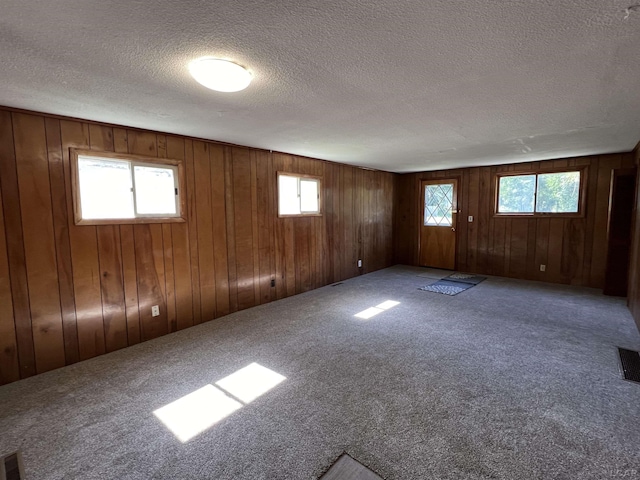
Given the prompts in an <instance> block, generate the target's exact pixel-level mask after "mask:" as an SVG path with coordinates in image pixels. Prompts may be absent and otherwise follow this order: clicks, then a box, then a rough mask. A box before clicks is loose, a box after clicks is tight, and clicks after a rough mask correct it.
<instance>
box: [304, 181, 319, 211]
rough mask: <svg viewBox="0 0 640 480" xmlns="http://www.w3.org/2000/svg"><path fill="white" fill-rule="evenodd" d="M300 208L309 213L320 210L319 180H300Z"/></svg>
mask: <svg viewBox="0 0 640 480" xmlns="http://www.w3.org/2000/svg"><path fill="white" fill-rule="evenodd" d="M300 210H301V211H302V212H307V213H309V212H313V213H318V212H319V211H320V205H319V200H318V181H317V180H305V179H301V180H300Z"/></svg>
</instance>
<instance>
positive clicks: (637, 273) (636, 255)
mask: <svg viewBox="0 0 640 480" xmlns="http://www.w3.org/2000/svg"><path fill="white" fill-rule="evenodd" d="M633 158H634V161H635V163H636V165H637V166H638V176H637V177H636V200H635V204H634V210H633V230H632V231H633V239H632V243H631V265H630V266H629V295H628V297H627V303H628V305H629V310H631V314H632V315H633V318H634V319H635V321H636V325H638V329H639V330H640V143H638V146H636V149H635V150H634V151H633Z"/></svg>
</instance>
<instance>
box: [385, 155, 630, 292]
mask: <svg viewBox="0 0 640 480" xmlns="http://www.w3.org/2000/svg"><path fill="white" fill-rule="evenodd" d="M570 166H586V168H587V198H586V212H585V214H586V215H585V216H584V217H583V218H559V217H556V218H540V217H538V218H514V217H511V218H508V217H501V218H500V217H495V216H494V214H493V213H494V199H495V196H494V195H495V182H496V180H495V178H496V174H497V173H499V172H518V171H536V170H539V169H544V168H563V167H570ZM631 166H633V156H632V155H631V154H630V153H627V154H616V155H599V156H592V157H581V158H570V159H562V160H550V161H544V162H534V163H521V164H511V165H503V166H494V167H479V168H463V169H458V170H444V171H437V172H425V173H415V174H405V175H398V176H397V177H396V188H395V209H396V210H395V216H394V233H395V248H394V251H395V260H396V262H397V263H404V264H408V265H418V234H419V226H420V215H421V211H420V210H421V206H420V198H419V185H420V181H421V180H422V179H431V178H449V177H457V178H458V179H459V184H458V185H459V186H460V188H459V197H458V206H459V208H460V209H461V212H460V215H459V216H458V217H459V218H458V228H457V231H458V238H457V251H456V255H457V269H458V270H460V271H466V272H475V273H483V274H488V275H500V276H505V277H514V278H523V279H530V280H541V281H546V282H553V283H565V284H572V285H585V286H590V287H596V288H602V286H603V283H604V274H605V261H606V258H605V257H606V240H607V218H608V211H609V189H610V183H611V171H612V169H614V168H626V167H631ZM469 215H473V217H474V221H473V222H472V223H468V222H467V217H468V216H469ZM540 264H545V265H546V271H545V272H541V271H540Z"/></svg>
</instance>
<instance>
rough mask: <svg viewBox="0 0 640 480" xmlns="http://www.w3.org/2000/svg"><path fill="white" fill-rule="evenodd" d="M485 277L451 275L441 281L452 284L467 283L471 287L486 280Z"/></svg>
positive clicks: (460, 274) (470, 274)
mask: <svg viewBox="0 0 640 480" xmlns="http://www.w3.org/2000/svg"><path fill="white" fill-rule="evenodd" d="M486 279H487V277H482V276H480V275H474V274H473V273H458V272H456V273H452V274H451V275H449V276H448V277H445V278H443V280H449V281H452V282H461V283H469V284H471V285H478V284H479V283H480V282H483V281H484V280H486Z"/></svg>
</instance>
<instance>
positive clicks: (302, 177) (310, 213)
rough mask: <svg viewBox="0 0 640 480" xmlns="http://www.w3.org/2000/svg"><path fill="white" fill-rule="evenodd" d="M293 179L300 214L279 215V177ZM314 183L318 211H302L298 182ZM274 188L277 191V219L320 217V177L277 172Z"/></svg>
mask: <svg viewBox="0 0 640 480" xmlns="http://www.w3.org/2000/svg"><path fill="white" fill-rule="evenodd" d="M281 176H284V177H291V178H295V179H296V180H297V182H298V206H299V207H300V213H280V177H281ZM303 180H304V181H315V182H316V183H317V184H318V210H317V211H305V210H302V199H301V195H300V182H301V181H303ZM276 187H277V190H278V198H277V201H278V217H320V216H322V177H318V176H315V175H305V174H301V173H291V172H278V175H277V179H276Z"/></svg>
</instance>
